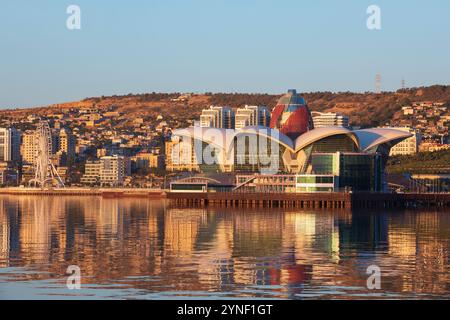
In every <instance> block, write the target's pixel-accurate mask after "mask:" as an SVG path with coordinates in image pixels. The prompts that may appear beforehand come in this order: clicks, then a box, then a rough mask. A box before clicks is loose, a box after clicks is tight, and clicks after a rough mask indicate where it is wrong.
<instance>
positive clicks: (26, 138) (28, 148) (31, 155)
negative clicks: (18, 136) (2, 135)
mask: <svg viewBox="0 0 450 320" xmlns="http://www.w3.org/2000/svg"><path fill="white" fill-rule="evenodd" d="M21 153H22V161H23V162H24V163H26V164H34V159H35V158H36V132H35V131H26V132H25V133H24V134H23V136H22V145H21Z"/></svg>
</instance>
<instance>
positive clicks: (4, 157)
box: [0, 128, 21, 162]
mask: <svg viewBox="0 0 450 320" xmlns="http://www.w3.org/2000/svg"><path fill="white" fill-rule="evenodd" d="M20 136H21V135H20V131H18V130H17V129H15V128H0V162H1V161H6V162H9V161H20Z"/></svg>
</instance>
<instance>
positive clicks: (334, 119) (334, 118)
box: [312, 111, 349, 128]
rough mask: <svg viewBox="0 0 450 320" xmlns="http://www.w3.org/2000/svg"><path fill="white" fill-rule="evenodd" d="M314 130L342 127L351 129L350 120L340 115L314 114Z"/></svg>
mask: <svg viewBox="0 0 450 320" xmlns="http://www.w3.org/2000/svg"><path fill="white" fill-rule="evenodd" d="M312 117H313V122H314V128H323V127H342V128H349V118H348V117H347V116H345V115H343V114H340V113H323V112H317V111H313V112H312Z"/></svg>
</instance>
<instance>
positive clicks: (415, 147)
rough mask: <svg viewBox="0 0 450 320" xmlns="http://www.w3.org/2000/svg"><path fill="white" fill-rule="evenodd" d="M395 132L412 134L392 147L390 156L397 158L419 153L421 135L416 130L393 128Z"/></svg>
mask: <svg viewBox="0 0 450 320" xmlns="http://www.w3.org/2000/svg"><path fill="white" fill-rule="evenodd" d="M394 129H396V130H401V131H406V132H410V133H411V134H413V136H412V137H411V138H408V139H406V140H403V141H402V142H400V143H398V144H396V145H395V146H394V147H392V149H391V152H390V156H398V155H414V154H416V153H418V152H419V145H420V142H421V141H422V135H421V134H420V132H419V131H418V130H415V129H412V128H409V127H403V128H394Z"/></svg>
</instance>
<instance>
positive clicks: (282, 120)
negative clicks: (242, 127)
mask: <svg viewBox="0 0 450 320" xmlns="http://www.w3.org/2000/svg"><path fill="white" fill-rule="evenodd" d="M270 127H271V128H272V129H278V130H280V132H281V133H283V134H285V135H287V136H288V137H290V138H291V139H293V140H295V139H297V138H298V137H299V136H300V135H302V134H304V133H305V132H307V131H309V130H312V129H314V123H313V120H312V117H311V112H310V110H309V108H308V105H307V104H306V101H305V99H304V98H303V97H302V96H301V95H299V94H298V93H297V91H296V90H289V91H288V93H287V94H285V95H284V96H283V97H281V98H280V100H279V101H278V103H277V105H276V107H275V108H274V109H273V110H272V116H271V120H270Z"/></svg>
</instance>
